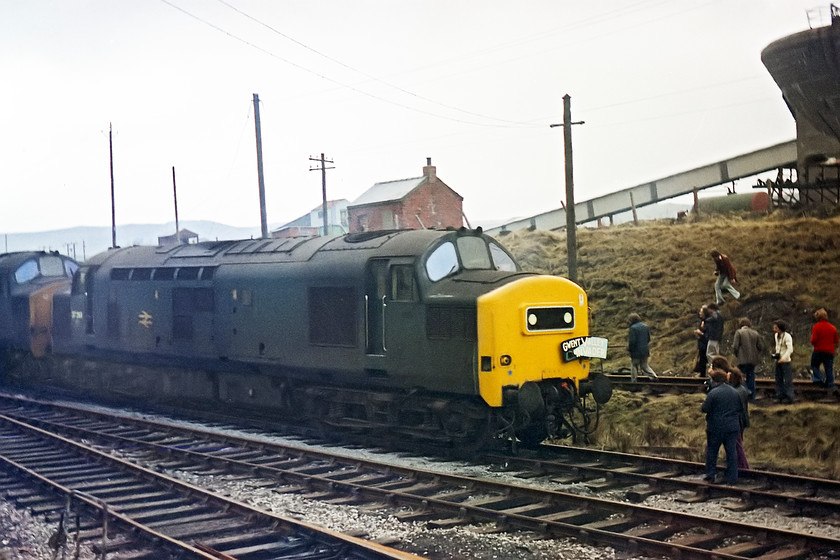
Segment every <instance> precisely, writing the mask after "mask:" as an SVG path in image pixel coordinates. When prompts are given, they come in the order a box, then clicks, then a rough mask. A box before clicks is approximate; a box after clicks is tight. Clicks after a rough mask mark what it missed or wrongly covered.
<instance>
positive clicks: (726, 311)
mask: <svg viewBox="0 0 840 560" xmlns="http://www.w3.org/2000/svg"><path fill="white" fill-rule="evenodd" d="M577 240H578V281H579V283H580V284H581V285H582V286H583V287H584V288H585V289H586V290H587V292H588V294H589V303H590V309H591V326H590V329H591V332H592V333H593V334H596V335H598V336H605V337H607V338H609V340H610V350H609V356H608V359H607V360H604V363H603V367H604V369H605V370H606V371H617V370H619V369H620V368H627V367H629V366H630V359H629V356H628V355H627V351H626V340H627V323H626V318H627V315H628V314H629V313H633V312H636V313H639V314H640V315H641V316H642V320H643V321H645V322H646V323H647V324H648V325H649V326H650V328H651V335H652V339H653V340H652V341H651V360H650V361H651V365H652V366H653V368H654V369H655V370H656V371H657V372H663V374H664V375H690V373H689V372H690V371H691V368H692V366H693V363H694V356H695V352H696V343H695V338H694V335H693V330H694V328H696V324H697V310H698V309H699V307H700V306H701V305H702V304H704V303H709V302H712V301H713V300H714V280H715V277H714V275H713V273H714V264H713V262H712V259H711V258H710V257H709V251H710V250H711V249H715V248H716V249H718V250H719V251H721V252H722V253H725V254H727V255H729V256H730V258H731V259H732V261H733V263H734V265H735V267H736V268H737V271H738V280H739V283H738V285H737V288H738V289H739V290H740V291H741V292H742V296H741V299H740V301H738V302H734V301H732V300H731V297H730V296H729V295H728V294H727V295H726V299H727V303H726V304H725V305H724V306H722V309H721V310H722V313H723V315H724V318H725V319H726V326H725V330H724V339H723V341H722V350H723V352H724V353H725V354H726V355H727V356H728V357H730V358H731V359H734V357H733V356H732V353H731V342H732V335H733V333H734V332H735V329H736V323H737V320H738V318H740V317H749V318H750V320H751V321H752V323H753V327H754V328H755V329H756V330H758V331H759V333H761V334H762V335H763V336H764V337H765V341H766V342H767V343H768V344H770V343H771V342H772V321H773V320H775V319H784V320H785V321H787V322H788V324H789V325H790V332H791V334H792V336H793V342H794V356H793V367H794V372H795V376H798V377H799V378H802V377H804V376H805V375H806V370H807V366H808V363H809V360H810V354H811V346H810V344H809V340H810V332H811V326H812V325H813V319H812V314H813V312H814V310H815V309H817V308H819V307H825V308H826V309H827V310H828V313H829V321H831V322H832V323H833V324H834V325H835V326H837V325H840V217H831V218H814V217H796V216H791V215H789V214H785V213H782V212H775V213H774V214H772V215H769V216H756V215H747V214H745V215H730V216H726V217H722V216H711V217H705V218H702V219H695V218H688V219H687V220H686V221H682V222H671V221H656V222H642V223H641V224H640V225H638V226H636V225H633V224H624V225H620V226H614V227H610V228H602V229H580V230H578V233H577ZM502 241H503V242H504V243H505V245H506V246H507V247H508V248H509V249H510V250H511V251H512V252H513V253H514V255H515V256H516V257H517V259H518V260H519V261H520V263H521V264H522V265H523V268H525V269H526V270H533V271H538V272H543V273H548V274H557V275H563V276H564V275H566V274H567V272H568V270H567V264H566V238H565V235H564V234H562V233H560V234H557V233H552V232H525V231H522V232H515V233H513V234H511V235H508V236H506V237H504V238H503V239H502ZM836 366H837V367H836V369H840V360H838V362H837V364H836ZM596 367H597V365H596ZM758 374H759V376H765V377H772V376H773V366H772V363H771V361H770V358H769V356H768V358H767V359H766V360H765V361H764V363H763V364H760V365H759V368H758ZM702 400H703V395H702V394H697V395H682V396H667V397H661V398H650V397H647V396H645V395H640V394H628V393H622V392H618V393H616V396H615V397H614V398H613V400H612V401H611V402H610V403H609V404H608V405H607V407H606V408H605V410H604V415H603V418H602V425H601V428H600V429H599V430H598V432H597V433H596V434H595V437H594V443H595V444H596V445H599V446H603V447H607V448H614V449H622V450H627V449H636V448H639V447H677V448H686V449H691V450H696V453H694V455H693V456H692V457H691V458H692V459H694V460H700V458H701V456H702V455H701V454H702V452H703V449H704V446H705V420H704V417H703V415H702V413H701V412H700V404H701V402H702ZM751 420H752V426H751V427H750V428H749V429H748V430H747V431H746V433H745V436H744V437H745V447H746V449H747V454H748V456H749V458H750V460H751V461H752V463H753V465H754V467H755V468H768V469H775V470H785V471H790V472H797V473H803V474H805V473H810V474H813V475H816V476H826V477H832V478H840V443H838V442H840V404H829V403H826V404H821V403H798V404H796V405H794V406H792V407H782V406H778V405H770V404H765V403H761V404H759V405H757V406H753V407H752V408H751Z"/></svg>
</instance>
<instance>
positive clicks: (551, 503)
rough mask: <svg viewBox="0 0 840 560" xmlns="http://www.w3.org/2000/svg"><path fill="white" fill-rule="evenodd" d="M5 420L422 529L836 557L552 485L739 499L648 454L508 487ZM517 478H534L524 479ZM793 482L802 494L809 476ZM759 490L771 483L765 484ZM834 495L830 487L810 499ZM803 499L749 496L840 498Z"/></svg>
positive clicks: (31, 409) (750, 529)
mask: <svg viewBox="0 0 840 560" xmlns="http://www.w3.org/2000/svg"><path fill="white" fill-rule="evenodd" d="M0 413H2V414H3V417H4V418H6V417H7V418H9V419H10V420H12V421H14V422H25V423H27V424H38V425H39V426H40V428H41V429H43V430H49V431H51V432H52V431H55V432H60V433H64V434H67V435H68V436H70V435H72V437H74V438H76V439H85V440H90V441H95V442H97V445H99V446H102V447H103V449H104V450H106V451H107V452H108V453H109V454H113V453H116V452H119V453H120V454H128V455H130V456H131V460H132V462H142V463H146V464H148V465H149V466H151V467H152V468H154V470H163V471H181V472H186V471H191V470H199V471H202V472H215V473H239V474H240V475H242V476H248V477H253V478H258V479H261V480H264V481H265V483H266V484H274V485H276V487H275V488H274V489H273V491H274V492H286V493H297V494H301V495H304V496H306V497H308V498H316V499H320V500H326V501H329V502H331V503H341V504H352V505H354V506H358V507H366V508H373V509H381V508H385V509H389V510H390V511H391V512H392V513H393V515H394V516H396V517H397V518H399V519H402V520H405V521H423V522H425V523H427V524H428V526H429V527H457V526H462V525H467V524H474V523H489V524H492V525H494V526H495V527H496V530H508V531H509V530H527V531H530V532H533V533H535V534H537V535H540V536H541V537H542V538H546V537H574V538H576V539H580V540H582V541H586V542H593V543H598V544H600V545H610V546H613V547H615V548H616V549H618V550H621V551H622V552H628V553H633V554H648V555H654V556H667V557H677V556H679V557H682V558H720V559H740V558H763V559H765V560H781V559H784V558H807V557H814V558H817V557H820V556H821V555H822V556H828V557H830V555H836V554H838V551H840V538H838V536H837V535H828V536H826V535H813V534H804V533H797V532H794V531H786V530H779V529H773V528H771V527H763V526H755V525H750V524H746V523H740V522H734V521H724V520H721V519H716V520H710V519H708V518H707V517H701V516H697V515H692V514H685V513H680V512H675V511H671V510H664V509H658V508H655V507H649V506H643V505H638V504H635V503H628V502H627V501H624V500H625V498H626V496H627V494H626V495H625V496H624V497H623V498H613V499H608V498H601V497H592V496H587V495H579V494H574V493H571V492H563V491H559V490H556V489H552V488H555V487H557V486H558V485H562V484H564V483H568V480H566V481H564V480H561V478H562V477H561V475H562V476H564V477H566V478H567V479H574V478H575V477H579V476H581V473H582V472H583V471H584V470H585V469H589V470H588V471H587V472H588V474H587V476H589V477H590V481H591V483H590V484H589V487H590V489H601V490H604V489H615V488H616V487H619V486H621V485H624V486H625V487H627V488H628V489H631V487H632V491H634V492H637V493H638V494H637V496H636V498H635V499H636V500H638V499H641V498H642V497H649V496H651V495H653V494H656V493H657V492H660V493H661V492H674V491H675V488H676V489H679V490H685V489H686V486H684V485H685V484H688V485H689V487H690V488H691V489H692V490H693V491H694V492H695V494H696V495H697V496H698V498H697V499H706V500H709V499H716V498H717V497H720V496H723V495H727V496H731V495H732V493H735V494H736V495H743V492H744V490H745V489H742V488H733V489H726V488H723V487H717V486H713V485H708V484H701V483H692V482H691V481H687V482H683V481H680V480H679V478H680V476H682V474H684V473H683V471H681V470H680V469H677V468H676V467H675V464H673V463H671V464H670V466H668V468H667V470H666V467H665V464H663V463H657V462H656V461H653V460H651V459H650V458H643V459H642V458H639V459H636V461H639V462H637V463H636V464H628V463H629V462H630V459H629V456H623V457H613V458H612V459H610V460H611V461H613V463H609V462H608V461H607V460H606V459H605V458H604V457H603V456H600V457H598V456H591V457H589V458H588V459H585V460H584V459H582V458H581V457H580V456H578V457H576V458H572V459H571V460H570V461H569V462H568V463H566V464H562V463H560V458H559V457H558V456H555V457H553V458H537V459H515V461H521V462H518V463H513V462H512V461H514V459H511V458H509V457H501V456H499V457H497V458H496V459H494V460H496V461H498V462H499V463H500V464H503V465H505V467H506V468H508V469H510V468H513V469H517V470H519V471H521V480H520V481H519V482H514V483H511V482H499V481H493V480H489V479H488V478H487V477H468V476H462V475H454V474H445V473H442V472H439V471H428V470H424V469H417V468H409V467H404V466H397V465H395V464H391V463H382V462H381V461H373V460H365V459H361V458H359V457H347V456H345V455H343V454H341V453H330V452H326V451H323V450H313V449H309V448H307V447H306V446H299V445H279V444H274V443H269V442H267V441H266V440H265V439H258V438H250V437H239V436H237V437H234V436H231V435H229V434H228V435H225V434H221V433H219V432H217V431H215V430H207V429H194V428H186V427H183V426H172V425H169V424H161V423H157V422H149V421H146V420H140V419H136V418H126V417H118V416H113V415H106V414H104V413H96V414H93V413H91V412H90V411H87V410H80V409H74V408H59V407H54V406H47V405H41V404H37V403H35V402H31V401H17V402H13V401H4V402H2V403H0ZM117 450H119V451H117ZM552 453H559V452H557V451H552ZM648 461H650V462H648ZM552 463H553V464H552ZM682 467H684V468H688V465H682ZM693 468H694V469H695V472H698V471H700V467H699V466H697V465H696V464H695V465H693ZM553 469H554V470H553ZM598 469H600V470H598ZM645 471H647V472H645ZM537 476H547V477H548V479H550V481H551V484H547V483H536V484H535V483H533V480H534V478H535V477H537ZM777 476H778V477H779V478H778V479H777V482H779V483H785V482H786V481H788V482H790V480H788V479H785V478H784V476H783V475H777ZM524 480H530V481H531V482H529V483H528V484H526V483H524V482H523V481H524ZM599 481H600V482H599ZM799 482H801V483H802V484H804V485H805V487H806V488H807V484H805V481H799ZM762 485H763V486H766V484H765V483H763V482H762ZM833 491H834V489H833V488H831V487H830V485H828V486H826V487H825V488H821V489H819V490H817V491H816V492H812V494H815V493H818V492H823V493H828V492H833ZM726 493H728V494H726ZM806 498H807V497H802V499H803V500H804V501H799V502H796V503H795V504H793V503H791V502H790V500H791V495H790V493H789V492H787V493H786V492H774V491H773V490H772V489H769V488H766V487H757V488H755V489H753V493H752V494H751V495H750V497H748V498H745V500H746V501H754V502H755V503H762V504H766V503H776V504H781V505H784V506H785V507H792V508H794V509H796V508H799V510H800V511H801V512H802V513H813V512H814V511H815V510H813V509H811V508H817V509H819V511H825V510H823V509H822V508H828V509H829V510H831V508H833V510H834V511H836V510H837V507H838V502H836V501H832V498H831V497H830V496H829V497H825V498H822V497H821V498H819V499H817V497H816V496H812V498H813V499H811V500H808V499H806ZM772 500H775V502H771V501H772ZM819 500H824V503H822V502H820V501H819Z"/></svg>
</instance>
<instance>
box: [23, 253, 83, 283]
mask: <svg viewBox="0 0 840 560" xmlns="http://www.w3.org/2000/svg"><path fill="white" fill-rule="evenodd" d="M76 268H78V266H77V265H76V264H75V263H73V262H72V261H69V260H66V259H62V258H61V257H59V256H57V255H44V256H42V257H39V258H37V259H30V260H28V261H26V262H24V263H23V264H21V265H20V266H19V267H17V269H16V270H15V282H17V283H18V284H26V283H27V282H31V281H32V280H35V279H36V278H38V277H39V276H46V277H50V278H58V277H61V276H65V277H67V278H70V277H71V276H73V273H74V272H75V271H76Z"/></svg>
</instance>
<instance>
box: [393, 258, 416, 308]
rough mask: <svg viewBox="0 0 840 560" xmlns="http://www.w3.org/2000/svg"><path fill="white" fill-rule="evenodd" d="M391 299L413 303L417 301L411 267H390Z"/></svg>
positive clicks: (402, 265) (405, 265) (401, 265)
mask: <svg viewBox="0 0 840 560" xmlns="http://www.w3.org/2000/svg"><path fill="white" fill-rule="evenodd" d="M391 299H392V300H393V301H415V300H416V299H417V287H416V284H415V283H414V267H413V266H411V265H407V264H400V265H394V266H392V267H391Z"/></svg>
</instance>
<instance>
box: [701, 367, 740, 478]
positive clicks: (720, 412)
mask: <svg viewBox="0 0 840 560" xmlns="http://www.w3.org/2000/svg"><path fill="white" fill-rule="evenodd" d="M710 375H711V377H712V388H711V389H710V390H709V394H708V395H706V400H704V401H703V405H702V406H701V407H700V410H702V411H703V412H705V413H706V476H705V478H703V480H705V481H706V482H715V474H717V459H718V453H719V452H720V446H721V445H723V449H724V451H725V452H726V482H727V484H735V483H736V482H737V481H738V454H737V451H736V443H737V440H738V434H740V433H741V412H742V410H743V403H742V402H741V395H739V394H738V390H737V389H735V388H734V387H733V386H732V385H729V384H728V383H727V382H726V377H727V373H726V372H725V371H723V370H722V369H717V368H714V369H712V371H711V373H710Z"/></svg>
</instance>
